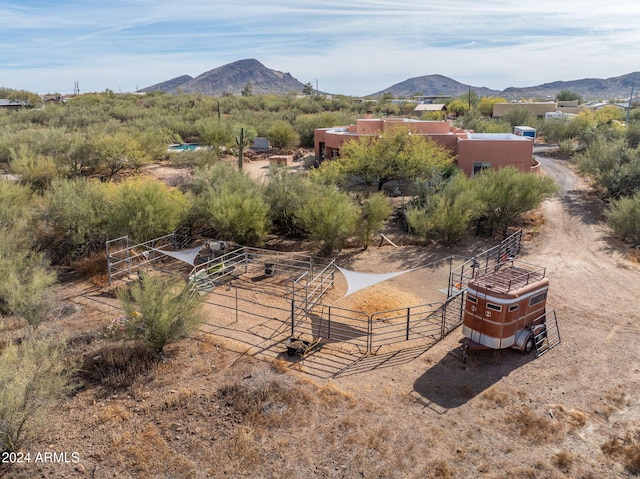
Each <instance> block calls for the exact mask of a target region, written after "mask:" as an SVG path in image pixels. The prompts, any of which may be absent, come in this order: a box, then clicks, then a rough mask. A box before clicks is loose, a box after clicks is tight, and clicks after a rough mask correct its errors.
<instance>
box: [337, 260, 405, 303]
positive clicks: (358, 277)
mask: <svg viewBox="0 0 640 479" xmlns="http://www.w3.org/2000/svg"><path fill="white" fill-rule="evenodd" d="M336 267H337V268H338V270H340V272H341V273H342V274H343V275H344V277H345V278H346V280H347V293H346V294H345V295H344V296H343V297H345V296H349V295H350V294H353V293H355V292H356V291H360V290H361V289H364V288H367V287H369V286H373V285H374V284H377V283H382V282H383V281H386V280H388V279H391V278H395V277H396V276H400V275H401V274H405V273H409V272H410V271H414V270H416V269H417V268H413V269H406V270H404V271H396V272H393V273H360V272H358V271H351V270H348V269H344V268H341V267H340V266H336Z"/></svg>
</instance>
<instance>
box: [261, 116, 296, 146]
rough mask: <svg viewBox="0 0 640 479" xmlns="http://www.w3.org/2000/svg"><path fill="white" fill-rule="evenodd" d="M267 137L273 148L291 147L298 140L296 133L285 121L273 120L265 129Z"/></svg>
mask: <svg viewBox="0 0 640 479" xmlns="http://www.w3.org/2000/svg"><path fill="white" fill-rule="evenodd" d="M267 138H269V141H270V142H271V146H273V147H274V148H291V147H293V146H295V145H297V144H298V142H299V141H300V140H299V137H298V133H297V132H296V130H295V129H294V128H293V126H291V124H290V123H289V122H287V121H276V122H274V123H273V124H272V125H271V126H270V127H269V130H268V131H267Z"/></svg>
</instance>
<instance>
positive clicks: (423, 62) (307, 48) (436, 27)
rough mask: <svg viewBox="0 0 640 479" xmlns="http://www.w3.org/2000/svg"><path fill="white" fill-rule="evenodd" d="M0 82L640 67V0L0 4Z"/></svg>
mask: <svg viewBox="0 0 640 479" xmlns="http://www.w3.org/2000/svg"><path fill="white" fill-rule="evenodd" d="M0 18H1V19H2V27H1V28H0V86H3V87H9V88H16V89H27V90H31V91H34V92H37V93H48V92H60V93H70V92H72V91H73V86H74V82H76V81H77V82H78V84H79V87H80V91H81V92H87V91H103V90H105V89H107V88H108V89H111V90H113V91H116V92H117V91H122V92H127V91H134V90H135V89H136V88H143V87H146V86H150V85H153V84H155V83H158V82H161V81H165V80H169V79H171V78H174V77H177V76H180V75H185V74H186V75H191V76H197V75H199V74H201V73H204V72H205V71H208V70H211V69H213V68H217V67H219V66H222V65H224V64H226V63H230V62H233V61H236V60H242V59H246V58H255V59H257V60H259V61H260V62H262V63H263V64H264V65H265V66H267V67H268V68H272V69H275V70H280V71H283V72H289V73H291V75H293V76H294V77H295V78H297V79H298V80H299V81H301V82H302V83H307V82H310V83H312V84H313V85H314V86H315V85H316V81H317V83H318V87H319V88H320V90H322V91H327V92H331V93H342V94H346V95H358V96H359V95H367V94H370V93H375V92H377V91H379V90H382V89H384V88H386V87H389V86H391V85H393V84H395V83H399V82H401V81H404V80H406V79H408V78H413V77H417V76H422V75H430V74H441V75H445V76H448V77H450V78H453V79H454V80H457V81H460V82H462V83H466V84H470V85H473V86H477V87H481V86H485V87H488V88H494V89H497V90H502V89H504V88H507V87H510V86H516V87H524V86H532V85H538V84H541V83H546V82H551V81H556V80H566V81H568V80H577V79H581V78H609V77H615V76H620V75H624V74H626V73H631V72H635V71H640V2H639V1H638V0H609V1H604V2H603V1H601V0H597V1H594V0H581V1H573V0H536V1H520V2H518V1H503V0H484V1H481V2H480V1H477V0H449V1H448V2H446V1H441V2H432V1H429V0H422V1H421V0H413V1H404V0H366V1H365V0H349V1H347V0H343V1H334V0H320V1H317V2H313V3H312V2H304V1H300V0H297V1H293V0H266V1H263V2H260V1H258V2H256V1H248V0H234V2H233V4H232V3H231V2H230V1H229V0H226V1H224V2H222V1H220V0H189V1H177V0H130V1H124V0H111V1H104V0H101V1H94V0H49V1H40V0H20V1H3V0H0Z"/></svg>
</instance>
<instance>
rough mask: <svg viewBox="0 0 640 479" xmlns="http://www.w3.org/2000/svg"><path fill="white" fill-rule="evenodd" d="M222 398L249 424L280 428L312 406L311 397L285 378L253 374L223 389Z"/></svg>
mask: <svg viewBox="0 0 640 479" xmlns="http://www.w3.org/2000/svg"><path fill="white" fill-rule="evenodd" d="M219 394H220V397H221V398H223V399H224V401H225V403H226V404H227V405H228V406H230V407H231V408H232V409H233V410H234V411H236V412H237V413H238V414H239V415H240V417H241V418H242V420H243V421H244V422H246V423H247V424H251V425H256V424H260V425H263V426H269V427H278V426H281V425H282V424H283V423H284V422H286V421H287V419H288V418H289V417H290V416H291V415H292V414H291V413H292V410H293V409H294V408H296V407H297V406H298V405H300V404H309V403H310V402H311V400H312V396H311V395H310V394H309V392H308V391H306V390H305V388H304V387H302V386H301V385H299V384H297V383H295V382H293V380H292V379H291V378H289V377H288V376H286V375H278V376H275V375H272V374H269V373H265V374H262V373H260V374H252V375H251V377H249V378H247V379H244V380H243V381H242V382H239V381H238V382H235V383H232V384H229V385H226V386H223V387H221V388H220V390H219Z"/></svg>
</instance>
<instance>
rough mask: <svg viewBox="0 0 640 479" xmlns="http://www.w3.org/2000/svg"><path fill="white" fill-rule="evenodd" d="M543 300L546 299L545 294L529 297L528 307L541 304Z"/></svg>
mask: <svg viewBox="0 0 640 479" xmlns="http://www.w3.org/2000/svg"><path fill="white" fill-rule="evenodd" d="M545 299H547V292H546V291H545V292H544V293H540V294H536V295H535V296H532V297H531V300H530V301H529V306H533V305H534V304H538V303H542V302H543V301H544V300H545Z"/></svg>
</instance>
